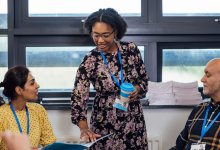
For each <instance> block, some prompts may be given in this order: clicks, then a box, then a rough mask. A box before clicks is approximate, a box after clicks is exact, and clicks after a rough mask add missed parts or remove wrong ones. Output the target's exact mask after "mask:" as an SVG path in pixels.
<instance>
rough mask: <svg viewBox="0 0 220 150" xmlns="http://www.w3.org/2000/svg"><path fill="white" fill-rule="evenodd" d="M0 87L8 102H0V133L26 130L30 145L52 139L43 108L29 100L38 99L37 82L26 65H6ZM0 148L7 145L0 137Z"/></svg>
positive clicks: (51, 140)
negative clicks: (5, 71) (9, 66)
mask: <svg viewBox="0 0 220 150" xmlns="http://www.w3.org/2000/svg"><path fill="white" fill-rule="evenodd" d="M0 87H4V90H3V94H4V95H5V96H6V97H7V98H8V99H9V104H3V105H2V106H0V114H1V115H0V133H1V132H4V131H6V130H9V131H11V132H16V133H19V132H20V133H24V134H27V135H28V136H29V139H30V142H31V146H32V149H38V146H39V145H42V146H46V145H48V144H52V143H53V142H55V141H56V138H55V136H54V133H53V130H52V127H51V124H50V122H49V119H48V116H47V112H46V110H45V109H44V108H43V107H42V106H41V105H40V104H37V103H30V102H34V101H36V100H37V99H38V89H39V85H38V83H37V82H36V81H35V78H34V77H33V76H32V74H31V72H30V71H29V70H28V69H27V68H26V67H24V66H16V67H13V68H11V69H9V70H8V71H7V73H6V74H5V77H4V80H3V82H1V83H0ZM0 149H1V150H6V149H7V148H6V143H5V142H3V141H2V140H1V139H0Z"/></svg>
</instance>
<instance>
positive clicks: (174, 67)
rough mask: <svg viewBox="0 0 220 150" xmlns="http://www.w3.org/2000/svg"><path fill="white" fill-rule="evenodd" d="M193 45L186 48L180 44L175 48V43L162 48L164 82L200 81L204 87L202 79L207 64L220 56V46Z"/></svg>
mask: <svg viewBox="0 0 220 150" xmlns="http://www.w3.org/2000/svg"><path fill="white" fill-rule="evenodd" d="M171 47H172V48H171ZM191 47H192V48H190V44H189V45H187V46H186V47H185V48H179V46H177V48H175V46H174V45H173V46H169V48H166V47H163V48H162V82H166V81H171V80H173V81H177V82H185V83H186V82H193V81H198V83H199V86H200V87H202V83H201V81H200V79H201V78H202V76H203V75H204V68H205V65H206V63H207V62H208V61H209V60H211V59H213V58H220V47H219V48H213V46H212V47H210V48H194V47H196V46H195V45H194V46H192V45H191ZM198 47H199V46H198ZM207 47H208V46H207Z"/></svg>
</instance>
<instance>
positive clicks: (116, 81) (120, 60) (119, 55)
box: [100, 49, 123, 87]
mask: <svg viewBox="0 0 220 150" xmlns="http://www.w3.org/2000/svg"><path fill="white" fill-rule="evenodd" d="M100 53H101V56H102V59H103V61H104V63H105V66H106V67H107V68H108V70H109V72H110V74H111V77H112V79H113V80H114V81H115V83H116V84H117V86H118V87H120V83H119V81H118V80H117V78H116V77H115V76H114V75H113V74H112V72H111V70H110V68H109V66H108V62H107V60H106V58H105V56H104V54H103V52H102V50H100ZM118 59H119V62H120V65H121V75H120V80H121V83H123V70H122V59H121V52H120V50H119V49H118Z"/></svg>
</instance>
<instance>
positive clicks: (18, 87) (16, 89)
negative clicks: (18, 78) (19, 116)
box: [15, 86, 22, 95]
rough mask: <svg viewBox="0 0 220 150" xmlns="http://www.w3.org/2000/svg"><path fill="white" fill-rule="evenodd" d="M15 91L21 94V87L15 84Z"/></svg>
mask: <svg viewBox="0 0 220 150" xmlns="http://www.w3.org/2000/svg"><path fill="white" fill-rule="evenodd" d="M15 92H16V93H17V94H18V95H21V94H22V88H21V87H20V86H16V88H15Z"/></svg>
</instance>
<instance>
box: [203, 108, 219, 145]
mask: <svg viewBox="0 0 220 150" xmlns="http://www.w3.org/2000/svg"><path fill="white" fill-rule="evenodd" d="M209 110H210V106H208V108H207V110H206V114H205V118H204V121H203V124H202V131H201V136H200V141H201V140H202V138H203V137H204V136H205V134H206V133H207V132H208V130H209V129H210V128H211V126H212V125H213V123H214V122H215V121H216V120H217V118H218V116H219V115H220V112H219V113H218V115H217V116H215V118H214V119H213V120H212V121H211V122H210V124H209V125H207V127H206V125H205V124H206V122H207V118H208V113H209ZM210 119H211V118H210Z"/></svg>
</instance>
